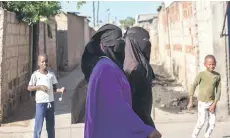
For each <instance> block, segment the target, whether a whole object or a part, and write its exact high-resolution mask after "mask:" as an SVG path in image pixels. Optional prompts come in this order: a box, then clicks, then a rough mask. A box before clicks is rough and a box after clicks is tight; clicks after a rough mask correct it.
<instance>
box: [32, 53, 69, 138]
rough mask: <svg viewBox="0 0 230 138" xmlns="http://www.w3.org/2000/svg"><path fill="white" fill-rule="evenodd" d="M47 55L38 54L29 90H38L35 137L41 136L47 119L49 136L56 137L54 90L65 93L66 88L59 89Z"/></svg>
mask: <svg viewBox="0 0 230 138" xmlns="http://www.w3.org/2000/svg"><path fill="white" fill-rule="evenodd" d="M47 66H48V57H47V55H40V56H38V67H39V69H38V70H37V71H35V72H34V73H33V74H32V76H31V79H30V82H29V86H28V88H27V89H28V91H36V98H35V100H36V114H35V127H34V138H40V135H41V131H42V126H43V121H44V118H45V119H46V129H47V133H48V138H55V129H54V124H55V118H54V94H53V92H54V91H55V92H58V93H63V92H64V91H65V88H64V87H62V88H61V89H57V86H56V84H57V83H58V82H57V79H56V77H55V75H54V73H53V72H50V71H49V70H48V69H47V68H48V67H47Z"/></svg>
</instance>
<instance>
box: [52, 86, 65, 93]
mask: <svg viewBox="0 0 230 138" xmlns="http://www.w3.org/2000/svg"><path fill="white" fill-rule="evenodd" d="M53 90H54V92H57V93H62V92H63V91H62V89H58V88H57V84H53Z"/></svg>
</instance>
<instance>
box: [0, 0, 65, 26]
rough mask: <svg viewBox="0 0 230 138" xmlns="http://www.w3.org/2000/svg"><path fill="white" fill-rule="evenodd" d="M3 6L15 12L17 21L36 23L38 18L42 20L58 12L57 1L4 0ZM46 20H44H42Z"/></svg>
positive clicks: (59, 7) (59, 6) (58, 4)
mask: <svg viewBox="0 0 230 138" xmlns="http://www.w3.org/2000/svg"><path fill="white" fill-rule="evenodd" d="M2 4H3V8H4V9H6V10H8V11H11V12H15V13H16V17H17V18H18V20H19V21H22V22H25V23H28V24H29V25H32V24H36V23H37V22H38V21H39V20H40V18H41V17H42V18H43V20H44V19H46V18H49V17H50V16H54V15H56V14H58V13H59V12H60V9H61V5H60V2H58V1H4V2H2ZM44 21H46V20H44Z"/></svg>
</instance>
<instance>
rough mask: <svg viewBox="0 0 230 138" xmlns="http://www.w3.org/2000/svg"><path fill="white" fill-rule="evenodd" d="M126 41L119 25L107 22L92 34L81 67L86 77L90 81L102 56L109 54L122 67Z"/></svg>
mask: <svg viewBox="0 0 230 138" xmlns="http://www.w3.org/2000/svg"><path fill="white" fill-rule="evenodd" d="M124 46H125V42H124V40H123V39H122V31H121V29H120V28H119V27H117V26H115V25H112V24H106V25H104V26H102V27H101V28H99V30H98V31H97V32H96V33H95V34H94V35H93V36H92V38H91V40H90V42H89V43H88V44H87V45H86V47H85V51H84V53H83V55H82V61H81V68H82V72H83V73H84V75H85V79H86V80H87V81H89V78H90V74H91V72H92V70H93V68H94V66H95V65H96V63H97V62H98V60H99V59H100V57H101V56H107V57H108V58H110V59H111V60H113V61H114V62H115V63H116V64H117V65H118V66H119V67H120V68H121V69H122V67H123V61H124Z"/></svg>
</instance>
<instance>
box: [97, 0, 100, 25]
mask: <svg viewBox="0 0 230 138" xmlns="http://www.w3.org/2000/svg"><path fill="white" fill-rule="evenodd" d="M99 8H100V1H98V2H97V26H99Z"/></svg>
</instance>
